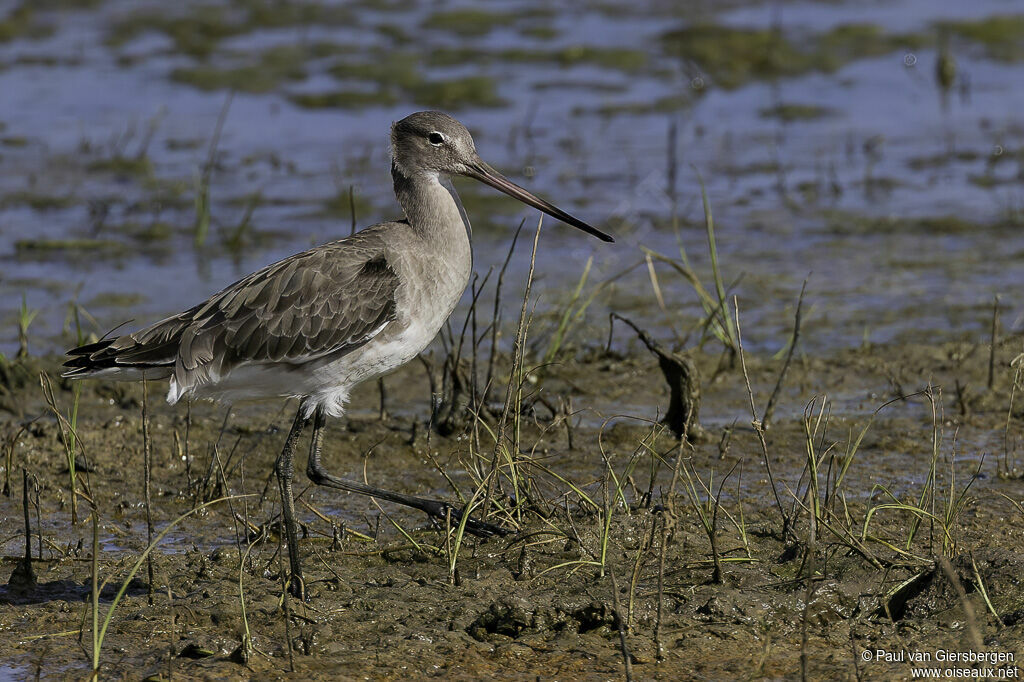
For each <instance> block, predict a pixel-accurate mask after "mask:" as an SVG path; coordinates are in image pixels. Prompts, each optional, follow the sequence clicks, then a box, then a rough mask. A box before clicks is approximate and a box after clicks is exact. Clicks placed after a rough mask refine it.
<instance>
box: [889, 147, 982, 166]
mask: <svg viewBox="0 0 1024 682" xmlns="http://www.w3.org/2000/svg"><path fill="white" fill-rule="evenodd" d="M980 158H981V154H979V153H978V152H976V151H972V150H970V149H960V150H957V151H953V152H947V153H942V154H934V155H931V156H917V157H914V158H912V159H910V160H909V161H907V165H908V166H909V167H910V168H911V169H912V170H925V169H927V168H941V167H942V166H947V165H949V164H950V163H953V162H954V161H962V162H969V161H977V160H978V159H980Z"/></svg>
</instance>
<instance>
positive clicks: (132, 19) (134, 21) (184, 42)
mask: <svg viewBox="0 0 1024 682" xmlns="http://www.w3.org/2000/svg"><path fill="white" fill-rule="evenodd" d="M235 4H236V5H241V7H242V10H241V11H239V10H238V9H237V8H230V9H229V8H226V7H223V6H220V5H199V6H193V7H189V8H188V12H187V13H185V14H181V15H179V16H170V15H168V14H165V13H162V12H154V11H150V10H145V11H140V12H136V13H134V14H132V15H130V16H128V17H126V18H124V19H122V20H121V21H119V22H117V23H116V24H115V25H114V26H113V28H112V29H111V31H110V33H109V34H108V36H107V45H109V46H111V47H120V46H121V45H124V44H126V43H128V42H129V41H131V40H133V39H135V38H137V37H139V36H140V35H143V34H144V33H147V32H151V31H152V32H157V33H162V34H163V35H164V36H166V37H167V38H168V39H170V40H171V41H172V42H173V43H174V45H175V47H176V48H177V51H179V52H183V53H185V54H188V55H192V56H194V57H199V58H206V57H208V56H210V54H212V53H213V51H214V50H216V49H217V46H218V45H219V44H220V42H221V41H222V40H224V39H226V38H232V37H235V36H239V35H244V34H246V33H250V32H252V31H255V30H259V29H280V28H286V27H289V26H342V25H344V26H348V25H352V24H354V23H355V17H354V16H353V15H352V13H351V11H350V10H348V9H347V8H344V7H338V6H333V5H332V6H328V5H321V4H317V3H306V2H304V3H301V4H300V3H283V2H265V1H263V0H244V1H243V2H238V3H235Z"/></svg>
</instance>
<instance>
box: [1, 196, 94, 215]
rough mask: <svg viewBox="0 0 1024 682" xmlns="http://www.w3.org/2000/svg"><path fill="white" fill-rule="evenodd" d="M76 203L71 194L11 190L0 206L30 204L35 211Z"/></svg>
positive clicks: (49, 209) (59, 207)
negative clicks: (52, 194)
mask: <svg viewBox="0 0 1024 682" xmlns="http://www.w3.org/2000/svg"><path fill="white" fill-rule="evenodd" d="M74 204H75V200H74V198H73V197H70V196H63V197H57V196H50V195H46V194H35V193H33V192H11V193H10V194H8V195H6V196H4V197H3V198H2V199H0V208H6V207H8V206H28V207H29V208H31V209H32V210H34V211H54V210H59V209H62V208H68V207H69V206H73V205H74Z"/></svg>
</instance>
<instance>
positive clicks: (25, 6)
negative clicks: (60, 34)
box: [0, 2, 53, 43]
mask: <svg viewBox="0 0 1024 682" xmlns="http://www.w3.org/2000/svg"><path fill="white" fill-rule="evenodd" d="M51 35H53V27H52V26H50V25H48V24H42V23H40V22H39V21H38V20H37V18H36V16H35V13H34V12H33V9H32V3H29V2H23V3H21V4H20V5H18V6H17V7H15V8H14V9H12V10H11V11H10V12H8V13H7V16H5V17H3V18H0V43H8V42H10V41H12V40H17V39H18V38H29V39H32V40H38V39H40V38H47V37H49V36H51Z"/></svg>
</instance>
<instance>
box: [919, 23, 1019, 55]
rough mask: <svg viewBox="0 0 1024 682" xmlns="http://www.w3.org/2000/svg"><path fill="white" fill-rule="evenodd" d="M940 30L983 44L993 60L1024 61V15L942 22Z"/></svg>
mask: <svg viewBox="0 0 1024 682" xmlns="http://www.w3.org/2000/svg"><path fill="white" fill-rule="evenodd" d="M939 29H940V30H945V31H949V32H950V33H955V34H957V35H959V36H961V37H963V38H967V39H968V40H972V41H974V42H976V43H981V44H982V45H984V46H985V49H986V51H987V52H988V55H989V56H990V57H991V58H992V59H998V60H1001V61H1007V62H1012V61H1020V60H1022V59H1024V14H1011V15H997V16H994V17H988V18H987V19H980V20H976V21H951V22H942V23H940V24H939Z"/></svg>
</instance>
